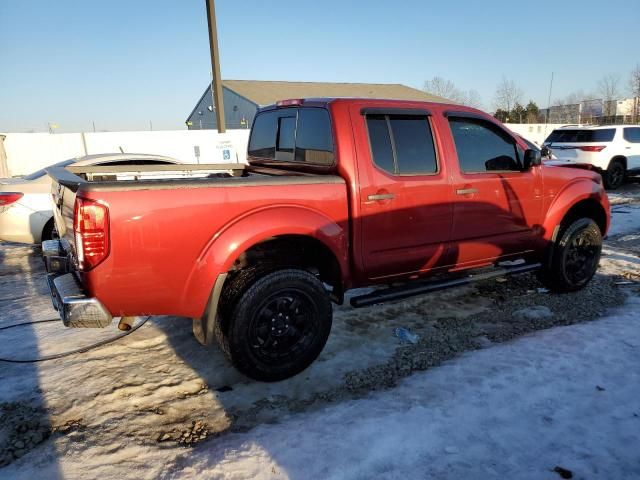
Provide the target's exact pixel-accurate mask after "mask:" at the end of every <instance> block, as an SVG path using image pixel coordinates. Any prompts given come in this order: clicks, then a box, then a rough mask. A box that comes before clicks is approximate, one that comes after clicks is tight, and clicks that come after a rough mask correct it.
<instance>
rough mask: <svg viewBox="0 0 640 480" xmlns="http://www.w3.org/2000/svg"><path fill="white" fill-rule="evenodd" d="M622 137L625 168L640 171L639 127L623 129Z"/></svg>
mask: <svg viewBox="0 0 640 480" xmlns="http://www.w3.org/2000/svg"><path fill="white" fill-rule="evenodd" d="M623 137H624V142H625V146H624V149H625V152H624V153H625V156H626V157H627V168H628V169H629V170H636V171H640V127H624V132H623Z"/></svg>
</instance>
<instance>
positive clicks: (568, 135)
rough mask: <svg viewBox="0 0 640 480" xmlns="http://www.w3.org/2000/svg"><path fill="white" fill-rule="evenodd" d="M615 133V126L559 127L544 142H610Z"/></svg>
mask: <svg viewBox="0 0 640 480" xmlns="http://www.w3.org/2000/svg"><path fill="white" fill-rule="evenodd" d="M615 134H616V129H615V128H602V129H599V130H587V129H582V130H575V129H568V128H561V129H558V130H554V131H553V132H551V135H549V136H548V137H547V139H546V140H545V143H551V142H554V143H582V142H610V141H611V140H613V137H614V136H615Z"/></svg>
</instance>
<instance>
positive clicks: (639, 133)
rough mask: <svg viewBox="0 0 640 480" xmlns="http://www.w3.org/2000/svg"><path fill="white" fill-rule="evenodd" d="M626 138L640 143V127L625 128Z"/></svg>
mask: <svg viewBox="0 0 640 480" xmlns="http://www.w3.org/2000/svg"><path fill="white" fill-rule="evenodd" d="M624 139H625V140H626V141H627V142H631V143H640V128H637V127H636V128H625V129H624Z"/></svg>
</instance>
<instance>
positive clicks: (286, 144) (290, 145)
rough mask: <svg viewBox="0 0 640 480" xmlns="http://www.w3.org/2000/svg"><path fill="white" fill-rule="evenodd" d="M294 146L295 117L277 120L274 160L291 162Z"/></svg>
mask: <svg viewBox="0 0 640 480" xmlns="http://www.w3.org/2000/svg"><path fill="white" fill-rule="evenodd" d="M295 144H296V117H280V118H278V142H277V144H276V160H292V159H293V149H294V147H295Z"/></svg>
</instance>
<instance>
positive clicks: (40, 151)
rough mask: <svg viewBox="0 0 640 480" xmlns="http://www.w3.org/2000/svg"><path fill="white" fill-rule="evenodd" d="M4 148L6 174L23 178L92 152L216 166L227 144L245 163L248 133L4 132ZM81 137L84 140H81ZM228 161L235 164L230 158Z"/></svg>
mask: <svg viewBox="0 0 640 480" xmlns="http://www.w3.org/2000/svg"><path fill="white" fill-rule="evenodd" d="M4 135H6V138H5V140H4V148H5V151H6V156H7V166H8V168H9V173H10V175H12V176H13V175H25V174H28V173H30V172H33V171H35V170H38V169H40V168H43V167H46V166H47V165H51V164H52V163H56V162H59V161H62V160H66V159H69V158H74V157H79V156H83V155H91V154H95V153H114V152H115V153H117V152H119V151H120V148H122V150H124V152H126V153H151V154H156V155H167V156H169V157H175V158H177V159H179V160H181V161H183V162H185V163H197V160H198V159H197V158H196V156H195V153H194V146H199V147H200V163H220V162H221V161H222V160H221V156H220V152H219V150H220V148H219V147H220V145H223V144H228V143H229V142H230V143H231V144H232V145H233V147H234V148H235V152H236V156H237V161H239V162H244V161H245V160H246V152H247V142H248V139H249V130H244V129H243V130H227V132H226V133H224V134H219V133H218V132H217V131H215V130H166V131H154V132H151V131H150V132H96V133H84V134H82V133H55V134H50V133H6V134H4ZM83 137H84V138H83ZM231 161H236V158H232V159H231Z"/></svg>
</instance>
